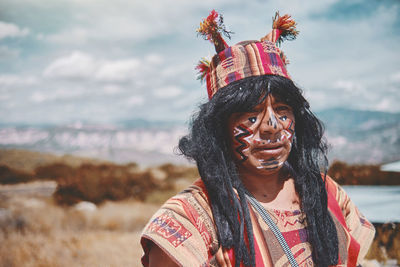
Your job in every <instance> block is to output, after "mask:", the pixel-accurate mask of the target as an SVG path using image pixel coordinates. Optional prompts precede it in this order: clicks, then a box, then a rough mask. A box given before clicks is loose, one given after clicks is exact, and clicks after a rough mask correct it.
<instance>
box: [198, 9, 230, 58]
mask: <svg viewBox="0 0 400 267" xmlns="http://www.w3.org/2000/svg"><path fill="white" fill-rule="evenodd" d="M197 32H198V33H199V34H200V35H201V36H203V37H204V39H206V40H209V41H210V42H211V43H213V44H214V46H215V50H216V51H217V53H219V52H221V51H222V50H224V49H225V48H227V47H228V44H227V43H226V42H225V40H224V39H223V38H222V35H221V34H224V35H225V36H226V37H228V38H230V34H231V32H229V31H227V30H226V28H225V25H224V19H223V17H222V15H220V14H218V12H216V11H215V10H212V11H211V13H210V15H208V17H207V18H205V19H204V20H203V21H202V22H200V27H199V28H198V29H197Z"/></svg>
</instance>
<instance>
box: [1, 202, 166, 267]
mask: <svg viewBox="0 0 400 267" xmlns="http://www.w3.org/2000/svg"><path fill="white" fill-rule="evenodd" d="M0 205H1V207H0V266H10V267H11V266H15V267H17V266H18V267H19V266H43V267H44V266H141V264H140V257H141V254H142V250H141V248H140V245H139V237H140V231H141V229H142V228H143V227H144V225H145V224H146V222H147V220H148V219H149V218H150V217H151V215H152V214H153V213H154V212H155V211H156V210H157V208H158V206H159V205H158V204H145V203H141V202H137V201H132V200H125V201H119V202H105V203H103V204H101V205H100V206H98V207H97V208H95V206H93V205H90V204H89V205H86V207H85V205H80V206H72V207H63V206H58V205H56V204H55V203H54V202H53V200H52V199H51V198H46V197H43V196H39V197H35V196H29V197H24V196H16V197H4V196H3V197H2V199H1V204H0Z"/></svg>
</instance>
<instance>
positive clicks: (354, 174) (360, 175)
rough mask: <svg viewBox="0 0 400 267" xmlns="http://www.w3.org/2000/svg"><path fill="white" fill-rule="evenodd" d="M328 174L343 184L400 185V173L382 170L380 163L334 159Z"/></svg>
mask: <svg viewBox="0 0 400 267" xmlns="http://www.w3.org/2000/svg"><path fill="white" fill-rule="evenodd" d="M328 175H329V176H331V177H333V178H335V180H336V181H337V182H338V183H339V184H341V185H400V173H398V172H384V171H381V170H380V166H379V165H348V164H346V163H344V162H341V161H334V162H333V163H332V165H331V166H330V167H329V170H328Z"/></svg>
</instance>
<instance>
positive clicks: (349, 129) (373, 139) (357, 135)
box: [317, 108, 400, 163]
mask: <svg viewBox="0 0 400 267" xmlns="http://www.w3.org/2000/svg"><path fill="white" fill-rule="evenodd" d="M317 116H318V117H319V118H320V119H321V120H322V121H323V122H324V124H325V127H326V136H327V138H328V141H329V142H330V144H331V146H332V150H331V153H330V158H331V159H340V160H343V161H347V162H349V163H386V162H392V161H396V160H399V159H400V113H388V112H378V111H360V110H350V109H344V108H336V109H328V110H324V111H321V112H317Z"/></svg>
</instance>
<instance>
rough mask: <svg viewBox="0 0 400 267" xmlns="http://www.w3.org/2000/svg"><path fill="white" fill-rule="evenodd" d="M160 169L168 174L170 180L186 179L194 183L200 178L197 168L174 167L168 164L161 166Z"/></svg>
mask: <svg viewBox="0 0 400 267" xmlns="http://www.w3.org/2000/svg"><path fill="white" fill-rule="evenodd" d="M158 169H160V170H162V171H164V172H165V173H166V174H167V179H168V180H175V179H177V178H184V179H188V180H191V181H194V180H195V179H197V178H198V177H200V175H199V172H198V170H197V168H196V167H193V166H183V165H173V164H171V163H166V164H163V165H161V166H159V167H158Z"/></svg>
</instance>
